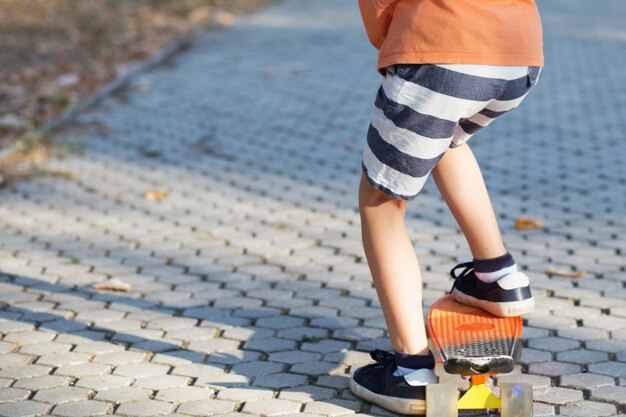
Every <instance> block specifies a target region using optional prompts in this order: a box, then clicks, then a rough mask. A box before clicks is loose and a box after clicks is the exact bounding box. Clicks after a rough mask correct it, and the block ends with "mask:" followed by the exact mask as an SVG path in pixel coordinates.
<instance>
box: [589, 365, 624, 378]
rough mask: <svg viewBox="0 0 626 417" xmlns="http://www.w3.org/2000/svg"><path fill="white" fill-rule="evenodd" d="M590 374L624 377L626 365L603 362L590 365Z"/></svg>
mask: <svg viewBox="0 0 626 417" xmlns="http://www.w3.org/2000/svg"><path fill="white" fill-rule="evenodd" d="M589 372H594V373H597V374H603V375H610V376H613V377H616V378H617V377H623V376H624V375H626V363H622V362H601V363H594V364H591V365H589Z"/></svg>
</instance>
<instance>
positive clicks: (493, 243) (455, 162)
mask: <svg viewBox="0 0 626 417" xmlns="http://www.w3.org/2000/svg"><path fill="white" fill-rule="evenodd" d="M432 174H433V178H434V180H435V183H436V184H437V187H438V188H439V191H440V192H441V195H442V196H443V198H444V199H445V200H446V204H447V205H448V207H449V208H450V211H451V212H452V214H453V215H454V218H455V219H456V221H457V222H458V224H459V227H460V228H461V230H462V231H463V234H464V235H465V238H466V239H467V242H468V244H469V246H470V249H471V251H472V256H473V257H474V259H491V258H496V257H499V256H502V255H504V254H505V253H506V249H505V247H504V244H503V243H502V236H501V235H500V229H499V228H498V222H497V220H496V216H495V213H494V211H493V207H492V205H491V200H490V199H489V194H488V192H487V187H486V186H485V181H484V180H483V176H482V174H481V172H480V167H479V166H478V162H477V161H476V158H475V157H474V153H473V152H472V150H471V149H470V147H469V146H468V145H467V144H465V145H463V146H459V147H457V148H452V149H450V150H448V151H447V152H446V154H445V155H444V157H443V158H442V159H441V160H440V161H439V163H438V164H437V165H436V166H435V168H434V169H433V171H432Z"/></svg>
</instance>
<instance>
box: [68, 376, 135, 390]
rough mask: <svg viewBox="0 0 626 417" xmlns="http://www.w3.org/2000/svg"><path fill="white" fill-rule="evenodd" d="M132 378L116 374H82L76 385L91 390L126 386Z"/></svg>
mask: <svg viewBox="0 0 626 417" xmlns="http://www.w3.org/2000/svg"><path fill="white" fill-rule="evenodd" d="M131 382H132V379H131V378H127V377H123V376H118V375H106V374H105V375H93V376H84V377H81V378H79V379H78V381H76V386H77V387H84V388H91V389H93V390H103V389H110V388H121V387H127V386H129V385H130V384H131Z"/></svg>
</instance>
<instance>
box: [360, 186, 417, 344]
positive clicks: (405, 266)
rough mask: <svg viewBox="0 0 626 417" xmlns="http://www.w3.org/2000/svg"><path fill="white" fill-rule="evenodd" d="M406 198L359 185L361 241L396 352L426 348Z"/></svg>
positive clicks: (415, 258)
mask: <svg viewBox="0 0 626 417" xmlns="http://www.w3.org/2000/svg"><path fill="white" fill-rule="evenodd" d="M406 207H407V201H405V200H400V199H395V198H392V197H390V196H388V195H386V194H385V193H383V192H381V191H379V190H377V189H376V188H374V187H372V186H371V185H370V184H369V183H368V181H367V179H366V178H365V176H362V177H361V184H360V186H359V209H360V213H361V230H362V237H363V247H364V249H365V255H366V257H367V262H368V264H369V267H370V271H371V273H372V277H373V279H374V284H375V286H376V291H377V293H378V298H379V300H380V303H381V307H382V310H383V314H384V316H385V321H386V323H387V328H388V330H389V336H390V339H391V343H392V345H393V348H394V350H395V351H396V352H403V353H407V354H417V355H422V354H427V353H428V343H427V341H426V330H425V328H424V318H423V314H422V278H421V275H420V270H419V264H418V262H417V257H416V256H415V251H414V249H413V245H412V244H411V241H410V239H409V236H408V234H407V231H406V227H405V224H404V214H405V211H406Z"/></svg>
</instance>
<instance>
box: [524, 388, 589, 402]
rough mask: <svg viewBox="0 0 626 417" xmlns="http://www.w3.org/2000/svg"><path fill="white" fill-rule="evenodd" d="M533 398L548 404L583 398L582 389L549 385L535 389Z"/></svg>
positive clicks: (575, 400) (576, 400)
mask: <svg viewBox="0 0 626 417" xmlns="http://www.w3.org/2000/svg"><path fill="white" fill-rule="evenodd" d="M533 399H534V400H535V401H539V402H544V403H548V404H557V405H565V404H570V403H575V402H578V401H582V400H583V393H582V391H577V390H573V389H569V388H560V387H550V388H544V389H541V390H535V392H534V395H533Z"/></svg>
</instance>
